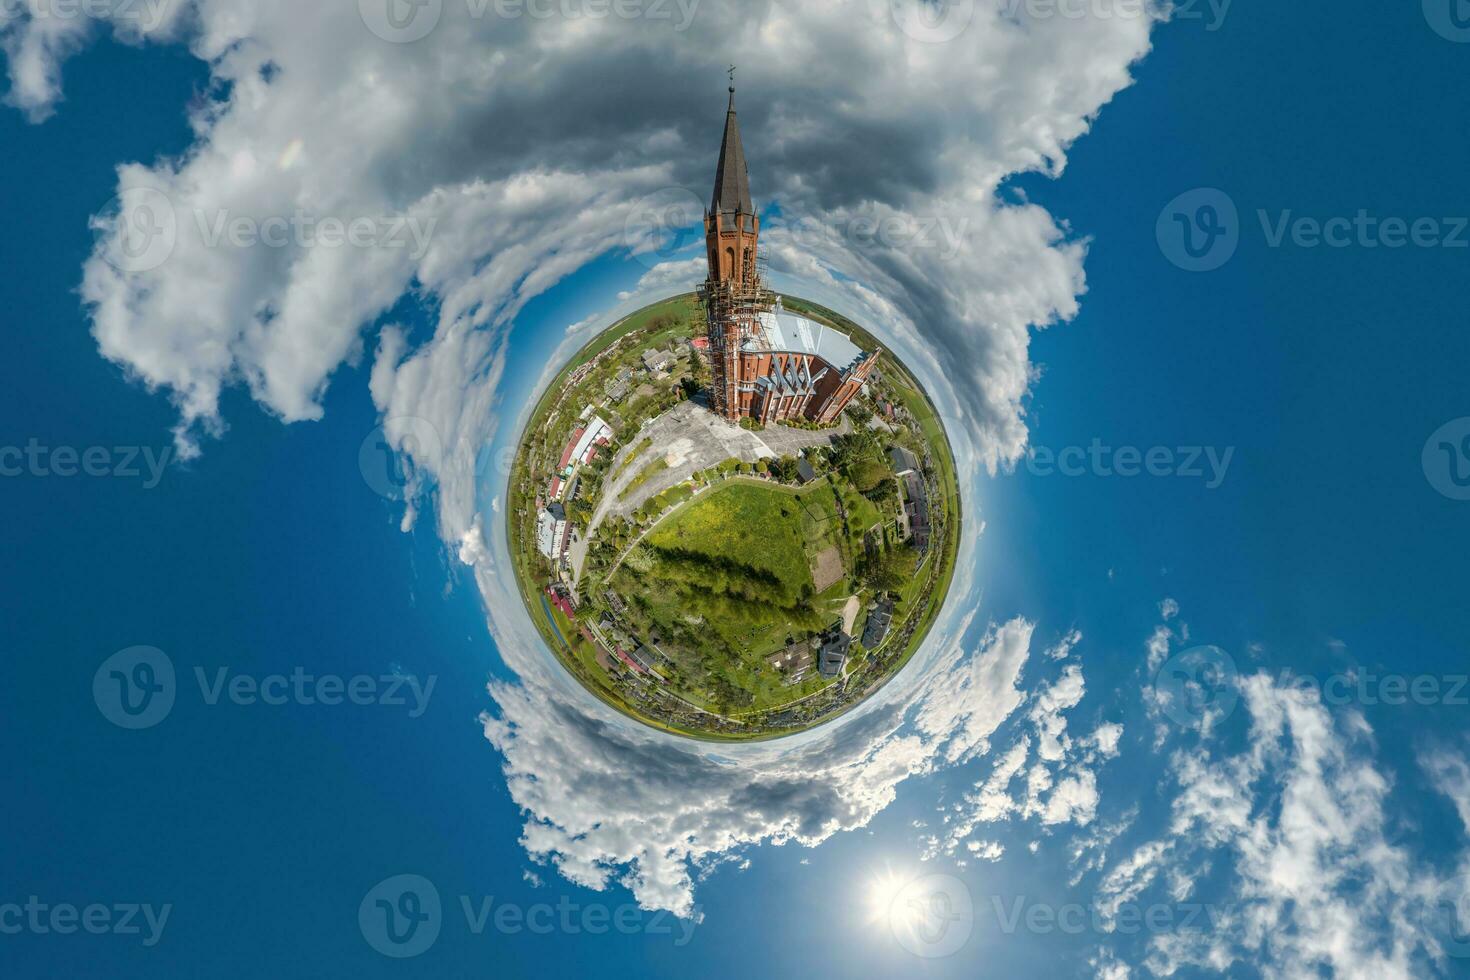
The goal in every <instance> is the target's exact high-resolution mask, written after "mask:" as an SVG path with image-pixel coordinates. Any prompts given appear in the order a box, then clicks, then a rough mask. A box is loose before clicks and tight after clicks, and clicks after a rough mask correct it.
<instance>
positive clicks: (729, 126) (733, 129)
mask: <svg viewBox="0 0 1470 980" xmlns="http://www.w3.org/2000/svg"><path fill="white" fill-rule="evenodd" d="M710 210H711V211H712V212H720V211H724V212H731V211H739V212H740V213H741V214H754V213H755V205H754V204H752V203H751V200H750V173H749V172H748V171H747V170H746V167H745V147H744V146H743V145H741V142H740V122H739V120H737V119H736V118H735V86H734V85H733V84H732V85H731V86H730V108H729V111H727V112H726V113H725V138H724V140H723V141H722V142H721V143H720V165H719V168H718V169H716V170H715V194H714V199H713V201H712V202H711V204H710Z"/></svg>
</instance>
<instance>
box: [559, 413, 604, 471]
mask: <svg viewBox="0 0 1470 980" xmlns="http://www.w3.org/2000/svg"><path fill="white" fill-rule="evenodd" d="M612 434H613V431H612V426H610V425H608V424H607V423H606V422H604V421H603V420H602V419H601V417H597V416H594V417H593V419H592V420H591V421H590V422H588V423H587V426H586V427H585V428H578V429H574V430H573V431H572V438H571V439H570V440H568V442H567V448H566V452H564V453H562V457H561V466H560V467H558V469H559V470H560V471H561V473H562V475H563V476H571V475H572V469H573V468H574V467H576V466H585V465H586V464H588V463H590V462H592V460H593V459H595V458H596V457H597V447H599V446H606V445H607V444H608V443H609V442H611V441H612Z"/></svg>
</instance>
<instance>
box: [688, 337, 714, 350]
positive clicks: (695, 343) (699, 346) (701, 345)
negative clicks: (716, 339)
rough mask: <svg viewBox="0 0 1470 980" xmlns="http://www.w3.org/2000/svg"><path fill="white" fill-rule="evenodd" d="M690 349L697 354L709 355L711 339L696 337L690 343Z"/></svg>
mask: <svg viewBox="0 0 1470 980" xmlns="http://www.w3.org/2000/svg"><path fill="white" fill-rule="evenodd" d="M689 349H690V350H692V351H693V352H694V353H696V354H708V353H709V338H708V337H694V338H692V339H691V340H690V341H689Z"/></svg>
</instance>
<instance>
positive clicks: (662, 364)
mask: <svg viewBox="0 0 1470 980" xmlns="http://www.w3.org/2000/svg"><path fill="white" fill-rule="evenodd" d="M673 366H674V355H673V354H671V353H669V352H668V351H666V350H646V351H644V352H643V367H644V369H645V370H646V371H648V373H649V374H658V373H659V372H661V371H667V370H668V369H669V368H671V367H673Z"/></svg>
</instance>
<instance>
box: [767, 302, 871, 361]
mask: <svg viewBox="0 0 1470 980" xmlns="http://www.w3.org/2000/svg"><path fill="white" fill-rule="evenodd" d="M759 320H760V325H761V333H762V334H763V335H764V336H763V337H761V338H759V339H757V338H752V339H751V340H749V341H747V342H746V344H745V349H746V350H749V351H757V350H770V351H789V352H791V353H793V354H814V355H816V356H817V357H820V358H821V359H822V360H824V361H826V362H827V363H828V364H830V365H831V366H832V367H834V368H837V369H838V370H839V371H846V370H847V369H848V368H851V367H852V366H853V365H854V364H856V363H857V362H859V361H861V360H862V359H863V357H864V354H863V351H862V349H861V348H859V347H858V345H857V344H855V343H853V342H852V339H851V338H850V337H848V336H847V335H846V334H844V333H842V332H840V331H838V330H833V329H832V328H831V327H829V326H826V325H825V324H821V323H817V322H816V321H815V320H809V319H807V318H806V317H804V316H798V315H797V314H795V313H788V312H786V310H785V309H783V308H782V307H781V306H779V305H778V306H777V307H776V309H775V310H774V311H771V312H767V313H761V314H759Z"/></svg>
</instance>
